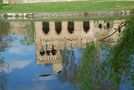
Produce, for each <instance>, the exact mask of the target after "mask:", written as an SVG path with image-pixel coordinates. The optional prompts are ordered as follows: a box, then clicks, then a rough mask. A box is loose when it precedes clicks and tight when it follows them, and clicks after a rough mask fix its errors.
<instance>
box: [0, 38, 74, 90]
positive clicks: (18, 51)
mask: <svg viewBox="0 0 134 90" xmlns="http://www.w3.org/2000/svg"><path fill="white" fill-rule="evenodd" d="M11 37H13V38H14V39H13V41H12V43H11V44H10V46H9V47H8V48H6V50H5V51H4V52H2V53H1V56H2V57H3V58H4V61H5V62H6V68H7V73H8V76H7V80H6V82H7V90H75V88H74V86H73V85H71V84H70V83H69V82H64V83H63V82H61V81H60V80H58V78H57V77H56V76H54V75H52V76H48V77H39V75H40V74H44V73H52V68H51V65H37V64H36V63H35V61H36V56H35V44H32V45H29V46H28V45H23V44H22V43H21V40H22V39H23V37H22V36H18V35H13V36H11ZM0 84H1V83H0Z"/></svg>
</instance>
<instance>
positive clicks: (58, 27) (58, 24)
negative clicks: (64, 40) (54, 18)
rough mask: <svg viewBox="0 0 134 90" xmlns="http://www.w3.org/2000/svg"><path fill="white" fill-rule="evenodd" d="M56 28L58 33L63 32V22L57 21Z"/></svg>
mask: <svg viewBox="0 0 134 90" xmlns="http://www.w3.org/2000/svg"><path fill="white" fill-rule="evenodd" d="M55 30H56V33H57V34H60V33H61V30H62V23H61V22H55Z"/></svg>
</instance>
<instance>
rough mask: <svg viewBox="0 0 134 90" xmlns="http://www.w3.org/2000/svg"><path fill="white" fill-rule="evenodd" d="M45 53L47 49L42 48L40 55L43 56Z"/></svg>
mask: <svg viewBox="0 0 134 90" xmlns="http://www.w3.org/2000/svg"><path fill="white" fill-rule="evenodd" d="M44 54H45V50H44V49H43V48H41V49H40V55H41V56H43V55H44Z"/></svg>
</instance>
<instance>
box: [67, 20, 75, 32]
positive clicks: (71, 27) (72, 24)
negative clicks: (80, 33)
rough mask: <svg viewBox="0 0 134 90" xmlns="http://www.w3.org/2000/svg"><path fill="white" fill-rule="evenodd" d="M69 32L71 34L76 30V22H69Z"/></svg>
mask: <svg viewBox="0 0 134 90" xmlns="http://www.w3.org/2000/svg"><path fill="white" fill-rule="evenodd" d="M68 32H69V33H71V34H72V33H73V32H74V22H68Z"/></svg>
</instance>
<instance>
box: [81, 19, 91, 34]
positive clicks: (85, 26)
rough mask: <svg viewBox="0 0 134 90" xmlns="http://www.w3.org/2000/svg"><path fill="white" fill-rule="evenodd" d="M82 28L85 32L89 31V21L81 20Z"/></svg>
mask: <svg viewBox="0 0 134 90" xmlns="http://www.w3.org/2000/svg"><path fill="white" fill-rule="evenodd" d="M83 29H84V31H85V32H88V31H89V29H90V26H89V21H84V22H83Z"/></svg>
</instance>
